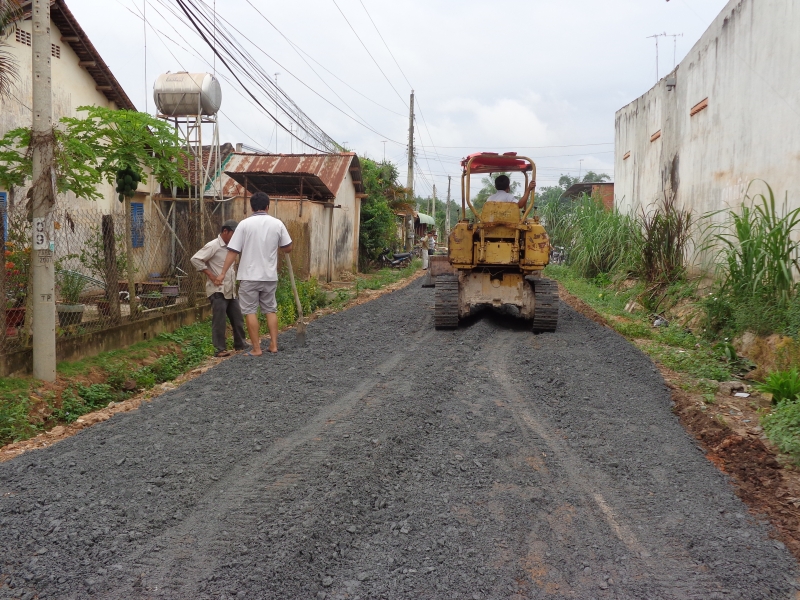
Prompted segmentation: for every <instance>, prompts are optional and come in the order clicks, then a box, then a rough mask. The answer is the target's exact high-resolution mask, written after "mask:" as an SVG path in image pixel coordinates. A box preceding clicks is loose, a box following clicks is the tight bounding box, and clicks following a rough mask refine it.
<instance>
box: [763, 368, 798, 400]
mask: <svg viewBox="0 0 800 600" xmlns="http://www.w3.org/2000/svg"><path fill="white" fill-rule="evenodd" d="M757 389H758V391H759V392H764V393H767V394H772V403H773V404H779V403H781V402H784V401H789V402H794V401H796V400H798V397H799V396H800V372H798V371H797V369H790V370H788V371H773V372H772V373H770V374H769V375H767V379H766V381H764V383H762V384H761V385H759V386H757Z"/></svg>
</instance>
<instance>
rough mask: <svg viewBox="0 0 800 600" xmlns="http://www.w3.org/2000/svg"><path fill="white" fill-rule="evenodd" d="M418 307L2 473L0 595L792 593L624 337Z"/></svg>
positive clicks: (262, 361)
mask: <svg viewBox="0 0 800 600" xmlns="http://www.w3.org/2000/svg"><path fill="white" fill-rule="evenodd" d="M432 309H433V290H431V289H423V288H422V287H420V282H419V280H418V281H415V282H414V283H412V284H411V285H410V286H409V287H407V288H405V289H403V290H400V291H397V292H394V293H392V294H388V295H385V296H383V297H381V298H379V299H377V300H375V301H373V302H370V303H367V304H364V305H361V306H358V307H355V308H352V309H350V310H347V311H345V312H342V313H339V314H335V315H331V316H328V317H325V318H322V319H320V320H317V321H315V322H314V323H312V324H311V325H310V326H309V328H308V340H309V345H308V346H307V347H306V348H297V347H295V346H294V333H293V332H288V333H286V334H284V335H283V336H282V339H281V342H282V347H283V352H281V353H280V354H278V355H277V356H264V357H261V358H257V359H254V358H251V357H247V356H237V357H235V358H233V359H231V360H228V361H226V362H224V363H222V364H220V365H219V366H217V367H215V368H213V369H211V370H210V371H208V372H206V373H205V374H204V375H202V376H200V377H198V378H196V379H194V380H192V381H190V382H188V383H186V384H185V385H183V386H181V387H180V388H178V389H176V390H174V391H171V392H168V393H166V394H164V395H162V396H160V397H159V398H157V399H156V400H154V401H153V402H152V403H150V404H147V405H143V407H142V408H141V409H139V410H138V411H134V412H130V413H123V414H119V415H116V416H114V417H113V418H112V419H110V420H109V421H106V422H104V423H102V424H99V425H97V426H95V427H92V428H89V429H86V430H83V431H82V432H80V433H79V434H78V435H76V436H74V437H72V438H69V439H67V440H64V441H62V442H60V443H58V444H55V445H54V446H51V447H49V448H46V449H44V450H40V451H34V452H28V453H26V454H23V455H21V456H19V457H17V458H15V459H13V460H11V461H8V462H5V463H2V464H0V572H2V576H1V577H0V598H23V599H25V600H31V599H34V598H59V599H61V598H65V599H70V598H90V597H93V598H120V599H138V598H176V599H183V598H185V599H202V598H214V599H218V598H248V599H260V598H304V599H305V598H325V599H328V600H330V599H339V598H342V599H344V598H351V599H355V598H362V599H373V598H415V599H416V598H454V599H464V598H467V599H469V598H478V599H484V598H517V599H523V598H553V599H557V598H573V599H590V598H597V599H601V598H618V599H622V598H631V599H644V598H647V599H651V598H652V599H660V598H665V599H666V598H698V599H704V600H705V599H713V598H720V599H732V598H741V599H744V598H769V599H777V598H795V597H796V596H795V594H796V593H797V590H798V589H800V585H798V583H797V581H798V579H797V577H798V569H797V564H796V562H795V560H794V559H793V558H792V557H791V555H790V554H789V553H788V551H787V550H786V549H785V548H784V547H783V545H782V544H781V543H780V542H776V541H774V540H772V539H770V538H769V536H768V534H769V529H768V527H767V526H766V525H764V524H763V523H759V522H757V521H756V520H755V519H754V518H753V517H751V516H750V515H749V514H748V511H747V508H746V506H745V505H743V504H742V503H741V502H740V501H739V499H738V498H737V497H736V496H735V495H734V493H733V490H732V487H731V485H730V483H729V481H728V480H727V478H726V476H725V475H723V474H722V473H720V472H719V471H718V470H717V469H716V468H715V467H714V466H713V465H712V464H711V463H710V462H708V461H707V460H706V458H705V457H704V456H703V453H702V452H701V450H699V449H698V447H697V445H696V443H695V442H694V440H693V439H692V438H690V437H689V436H688V435H687V434H686V433H685V432H684V430H683V429H682V427H681V426H680V424H679V423H678V422H677V420H676V418H675V417H674V415H673V414H672V412H671V406H670V394H669V390H668V389H667V388H666V386H665V384H664V382H663V380H662V379H661V378H660V376H659V374H658V373H657V372H656V370H655V369H654V367H653V365H652V363H651V362H650V361H649V360H648V359H647V357H645V356H644V355H643V354H641V353H640V352H639V351H638V350H636V349H635V348H634V347H632V346H631V345H630V344H628V343H627V342H626V341H625V340H624V339H623V338H621V337H619V336H618V335H617V334H615V333H614V332H612V331H610V330H609V329H606V328H603V327H601V326H599V325H597V324H595V323H593V322H591V321H589V320H587V319H586V318H584V317H583V316H581V315H579V314H578V313H576V312H574V311H573V310H572V309H570V308H569V307H567V306H566V305H563V304H562V306H561V309H560V311H561V313H560V322H559V328H558V331H557V332H556V333H553V334H541V335H533V334H531V333H530V332H529V331H527V330H526V329H525V328H524V327H523V326H522V325H521V324H519V323H518V322H516V321H513V320H507V319H505V318H502V317H499V316H492V315H487V316H485V317H483V318H481V319H474V320H471V321H470V322H469V323H467V324H465V326H463V327H462V328H460V329H459V330H457V331H453V332H443V331H435V330H434V329H433V326H432V324H433V318H432V316H433V310H432Z"/></svg>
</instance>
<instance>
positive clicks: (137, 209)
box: [131, 202, 144, 248]
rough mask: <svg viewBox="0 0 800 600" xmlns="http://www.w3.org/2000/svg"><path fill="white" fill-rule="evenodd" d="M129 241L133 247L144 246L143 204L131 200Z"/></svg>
mask: <svg viewBox="0 0 800 600" xmlns="http://www.w3.org/2000/svg"><path fill="white" fill-rule="evenodd" d="M131 241H132V242H133V247H134V248H141V247H142V246H144V204H142V203H141V202H131Z"/></svg>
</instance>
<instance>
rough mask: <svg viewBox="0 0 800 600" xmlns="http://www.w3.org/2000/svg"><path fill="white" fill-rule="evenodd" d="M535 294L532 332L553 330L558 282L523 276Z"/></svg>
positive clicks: (555, 321) (556, 309)
mask: <svg viewBox="0 0 800 600" xmlns="http://www.w3.org/2000/svg"><path fill="white" fill-rule="evenodd" d="M525 279H526V280H527V281H528V282H529V283H530V284H531V285H532V286H533V293H534V296H535V299H534V302H535V305H534V311H533V332H534V333H544V332H553V331H555V330H556V327H557V325H558V284H557V283H556V282H555V281H553V280H552V279H543V278H542V279H539V278H532V277H526V278H525Z"/></svg>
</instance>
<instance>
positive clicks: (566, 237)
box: [539, 198, 575, 248]
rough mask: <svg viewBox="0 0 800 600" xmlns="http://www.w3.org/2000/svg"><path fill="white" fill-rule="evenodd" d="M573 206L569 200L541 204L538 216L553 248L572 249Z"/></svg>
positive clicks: (562, 199) (555, 200)
mask: <svg viewBox="0 0 800 600" xmlns="http://www.w3.org/2000/svg"><path fill="white" fill-rule="evenodd" d="M574 212H575V211H574V205H573V203H572V200H571V199H569V198H557V199H554V200H550V201H548V202H545V203H543V204H542V206H541V208H540V209H539V215H540V216H541V218H542V224H543V225H544V227H545V229H547V235H548V236H550V243H551V244H552V245H553V246H561V247H562V248H570V247H572V242H573V240H572V237H573V236H572V231H573V230H572V220H573V214H574Z"/></svg>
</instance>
